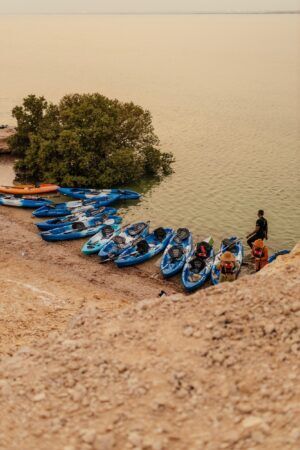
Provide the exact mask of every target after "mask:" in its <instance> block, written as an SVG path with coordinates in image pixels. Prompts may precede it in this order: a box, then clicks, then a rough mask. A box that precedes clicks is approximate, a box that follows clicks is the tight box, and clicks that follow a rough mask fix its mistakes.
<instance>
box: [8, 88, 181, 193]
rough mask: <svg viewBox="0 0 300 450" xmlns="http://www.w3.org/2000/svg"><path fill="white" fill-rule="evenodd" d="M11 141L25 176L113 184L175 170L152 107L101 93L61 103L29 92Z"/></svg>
mask: <svg viewBox="0 0 300 450" xmlns="http://www.w3.org/2000/svg"><path fill="white" fill-rule="evenodd" d="M12 114H13V116H14V117H15V118H16V120H17V132H16V134H15V135H14V136H13V137H12V138H11V139H10V146H11V149H12V152H13V153H14V154H15V155H16V156H17V157H18V158H19V160H18V161H17V163H16V166H15V168H16V173H17V177H18V179H20V180H27V181H48V182H56V183H59V184H61V185H69V186H92V187H108V186H117V185H122V184H128V183H131V182H133V181H136V180H139V179H141V177H144V176H163V175H168V174H170V173H171V172H172V169H171V164H172V162H173V161H174V159H173V155H172V153H164V152H161V151H160V150H159V149H158V145H159V140H158V138H157V136H156V135H155V133H154V130H153V126H152V118H151V114H150V112H149V111H147V110H144V109H143V108H141V107H140V106H136V105H134V104H133V103H121V102H119V101H118V100H111V99H109V98H107V97H104V96H103V95H100V94H84V95H79V94H74V95H66V96H65V97H63V98H62V100H61V101H60V103H59V104H58V105H54V104H51V103H48V102H47V101H46V100H45V98H44V97H36V96H34V95H30V96H28V97H27V98H25V99H24V100H23V105H22V106H16V107H15V108H14V109H13V112H12Z"/></svg>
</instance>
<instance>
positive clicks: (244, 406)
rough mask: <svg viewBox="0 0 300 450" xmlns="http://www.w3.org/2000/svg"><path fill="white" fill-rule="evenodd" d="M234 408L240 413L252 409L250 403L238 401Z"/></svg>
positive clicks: (248, 411)
mask: <svg viewBox="0 0 300 450" xmlns="http://www.w3.org/2000/svg"><path fill="white" fill-rule="evenodd" d="M236 408H237V409H238V410H239V411H240V412H242V413H250V412H251V411H252V406H251V405H250V403H238V404H237V405H236Z"/></svg>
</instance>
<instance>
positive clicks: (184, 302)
mask: <svg viewBox="0 0 300 450" xmlns="http://www.w3.org/2000/svg"><path fill="white" fill-rule="evenodd" d="M0 224H1V225H0V227H1V228H0V249H1V262H0V268H1V272H0V286H1V289H0V307H1V315H0V333H1V346H0V351H1V352H2V355H3V357H2V361H1V363H0V402H1V404H2V408H1V412H0V449H6V450H7V449H11V450H13V449H14V450H20V449H22V450H29V449H30V450H35V449H36V450H37V449H38V450H49V449H51V450H52V449H53V450H62V449H63V450H100V449H101V450H104V449H106V450H107V449H131V448H133V449H146V450H147V449H152V450H162V449H180V450H185V449H193V450H196V449H197V450H200V449H205V450H217V449H221V448H229V449H247V450H248V449H250V448H251V449H256V448H257V449H263V450H265V449H272V450H273V449H296V448H297V449H298V448H299V440H300V428H299V421H300V417H299V402H300V386H299V382H298V380H299V375H300V362H299V361H300V359H299V352H300V335H299V319H300V301H299V278H300V277H299V273H300V251H299V248H298V250H296V251H295V252H294V253H293V255H288V256H286V257H282V258H279V259H278V260H277V261H276V262H275V263H273V264H272V265H270V266H269V267H268V268H266V269H264V270H263V271H262V272H261V273H260V274H259V275H255V276H252V277H244V278H242V279H240V280H239V281H237V282H235V283H233V284H225V285H223V286H220V287H217V288H208V289H205V290H203V291H200V292H198V293H196V294H195V295H193V296H185V295H182V294H181V293H180V292H179V291H180V290H181V288H180V286H179V284H178V283H177V282H174V283H172V284H170V282H168V283H166V282H164V281H163V280H161V279H160V277H159V276H157V275H156V273H157V269H156V268H155V267H153V264H149V265H144V266H142V267H141V268H132V269H128V270H124V271H120V270H119V269H117V268H114V267H112V266H105V265H101V266H100V265H98V264H97V263H96V261H97V259H96V258H86V257H84V256H81V255H80V252H79V248H80V245H81V244H79V243H78V242H76V243H71V244H70V243H65V244H58V245H51V244H49V245H47V244H46V243H44V242H42V241H41V240H40V238H39V237H38V236H37V235H36V230H35V227H34V225H33V224H32V221H31V219H29V213H25V212H24V211H19V210H14V209H4V208H3V209H1V211H0ZM161 289H164V290H166V291H167V292H168V294H173V295H170V296H168V297H163V298H161V299H158V298H157V294H158V292H159V291H160V290H161ZM151 298H153V300H151ZM147 299H150V300H147Z"/></svg>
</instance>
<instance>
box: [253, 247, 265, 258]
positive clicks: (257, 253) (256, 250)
mask: <svg viewBox="0 0 300 450" xmlns="http://www.w3.org/2000/svg"><path fill="white" fill-rule="evenodd" d="M252 254H253V256H254V258H257V259H261V258H262V257H263V256H264V247H263V248H261V247H254V246H253V249H252Z"/></svg>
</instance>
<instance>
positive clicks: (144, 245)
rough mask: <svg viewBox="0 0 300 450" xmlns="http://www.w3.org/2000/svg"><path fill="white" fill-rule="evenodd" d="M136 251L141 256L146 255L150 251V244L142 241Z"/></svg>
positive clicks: (137, 245)
mask: <svg viewBox="0 0 300 450" xmlns="http://www.w3.org/2000/svg"><path fill="white" fill-rule="evenodd" d="M136 250H137V252H138V253H139V254H140V255H145V253H147V252H148V251H149V244H148V242H147V241H146V240H145V239H142V240H141V241H139V242H138V243H137V244H136Z"/></svg>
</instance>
